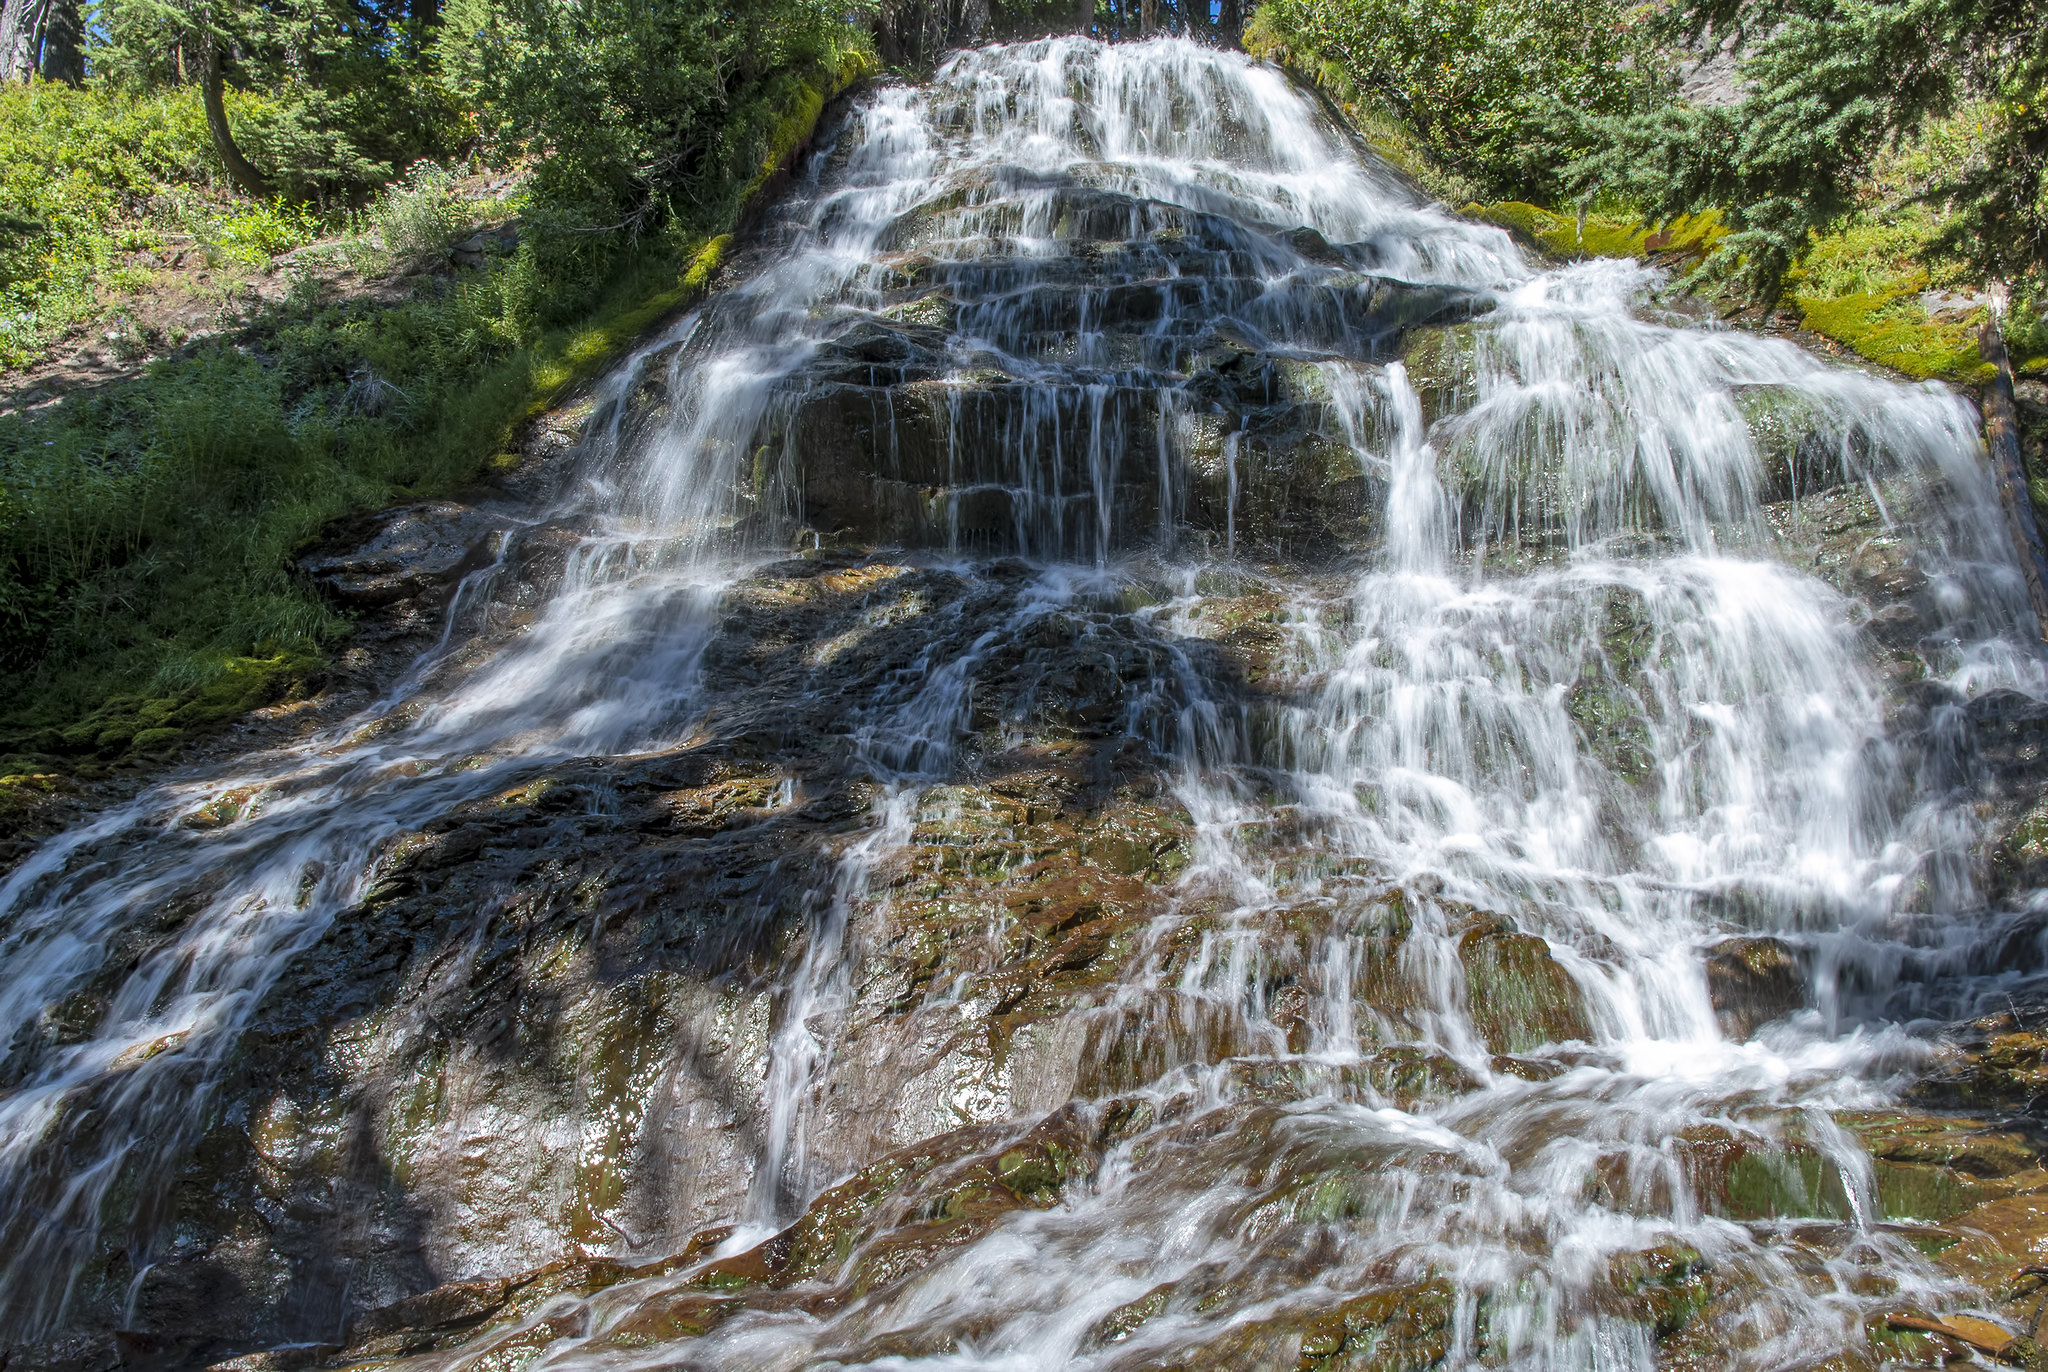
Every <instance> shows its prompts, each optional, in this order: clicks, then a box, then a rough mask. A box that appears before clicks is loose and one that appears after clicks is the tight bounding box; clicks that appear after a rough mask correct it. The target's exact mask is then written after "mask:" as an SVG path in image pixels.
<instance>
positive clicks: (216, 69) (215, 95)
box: [200, 34, 270, 200]
mask: <svg viewBox="0 0 2048 1372" xmlns="http://www.w3.org/2000/svg"><path fill="white" fill-rule="evenodd" d="M205 43H206V75H205V77H204V79H203V80H202V81H201V82H200V87H201V89H200V94H201V97H202V98H203V100H204V101H205V104H206V131H207V132H208V133H210V134H212V135H213V150H214V151H215V152H217V153H219V154H220V160H221V161H222V162H223V163H225V164H226V165H227V169H228V177H229V179H231V180H232V181H233V182H234V183H235V184H236V185H237V186H239V187H241V189H242V192H243V194H245V195H253V196H255V197H256V198H257V199H259V200H268V199H269V198H270V183H269V182H268V181H265V180H264V179H263V173H262V172H260V171H257V170H256V167H255V165H254V164H253V163H251V162H250V161H249V159H248V158H246V157H244V156H242V150H241V149H240V148H238V147H236V146H235V135H234V134H233V133H232V132H231V131H230V130H229V128H228V107H227V105H226V103H225V102H224V101H223V100H222V99H221V87H222V86H223V84H224V78H223V77H222V76H221V71H220V39H219V38H217V37H215V36H213V35H212V34H208V35H207V36H206V38H205Z"/></svg>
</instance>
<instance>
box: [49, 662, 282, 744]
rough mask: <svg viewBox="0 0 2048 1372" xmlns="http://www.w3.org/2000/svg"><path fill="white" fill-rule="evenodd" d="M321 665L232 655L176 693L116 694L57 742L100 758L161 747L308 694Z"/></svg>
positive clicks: (67, 730) (72, 727)
mask: <svg viewBox="0 0 2048 1372" xmlns="http://www.w3.org/2000/svg"><path fill="white" fill-rule="evenodd" d="M320 665H321V664H320V660H319V659H318V658H316V657H314V656H312V655H311V654H310V653H297V652H281V653H278V654H277V655H276V656H274V657H231V658H228V659H227V660H226V661H224V662H222V663H221V664H220V665H219V667H218V668H217V670H216V671H215V673H214V675H213V676H212V677H211V678H210V679H209V680H207V681H206V682H204V683H203V684H201V685H198V686H194V687H191V688H189V689H187V690H185V691H182V692H179V693H178V694H176V695H170V696H139V695H125V696H115V697H113V698H112V699H110V700H108V701H107V702H106V703H105V704H104V705H102V706H100V708H99V709H97V710H95V711H93V712H92V713H91V714H90V715H87V716H86V717H85V718H84V719H83V720H80V721H79V722H78V723H77V724H74V725H72V726H71V727H70V728H68V729H65V730H63V731H62V732H61V733H60V735H59V738H60V739H61V742H62V745H63V747H64V749H65V751H67V752H70V753H72V754H79V753H84V754H94V755H98V756H101V757H118V756H120V755H122V754H123V753H129V752H139V751H145V750H149V749H153V748H161V747H163V746H165V745H166V744H171V743H175V742H177V741H178V740H179V739H180V738H182V737H183V736H184V735H185V734H187V733H189V732H194V731H198V730H203V729H205V728H207V727H209V726H215V725H219V724H223V723H226V722H228V721H231V720H235V719H239V718H241V717H242V716H243V715H246V714H248V713H249V712H250V711H251V710H256V709H261V708H262V707H263V706H265V705H271V704H275V703H276V702H278V701H280V700H283V699H286V698H288V697H290V696H292V695H294V694H296V693H300V692H303V691H305V690H307V689H308V688H309V687H310V685H311V684H312V682H313V680H314V678H315V676H316V674H317V673H318V672H319V670H320Z"/></svg>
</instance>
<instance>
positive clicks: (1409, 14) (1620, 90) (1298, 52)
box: [1245, 0, 1667, 201]
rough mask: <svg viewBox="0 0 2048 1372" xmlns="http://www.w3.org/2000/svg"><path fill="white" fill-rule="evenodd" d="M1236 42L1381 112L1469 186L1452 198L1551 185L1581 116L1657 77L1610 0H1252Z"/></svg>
mask: <svg viewBox="0 0 2048 1372" xmlns="http://www.w3.org/2000/svg"><path fill="white" fill-rule="evenodd" d="M1245 46H1246V48H1247V49H1248V50H1250V51H1252V52H1254V53H1256V54H1258V55H1261V56H1267V57H1271V58H1274V59H1276V60H1280V61H1283V62H1286V63H1287V64H1288V65H1290V66H1293V67H1295V68H1296V69H1298V70H1301V71H1303V72H1305V73H1307V74H1310V75H1314V76H1318V77H1321V78H1322V79H1324V80H1325V82H1326V83H1328V84H1334V85H1336V86H1337V87H1338V89H1339V93H1340V95H1341V96H1342V97H1343V98H1345V99H1346V100H1347V103H1352V104H1357V105H1360V106H1362V107H1364V108H1365V109H1366V110H1368V111H1372V112H1374V113H1384V114H1385V115H1390V116H1391V117H1392V118H1393V119H1394V120H1396V121H1398V122H1399V124H1400V125H1401V126H1402V127H1404V128H1405V129H1406V130H1407V131H1409V132H1410V133H1411V134H1412V135H1413V136H1414V137H1415V138H1416V139H1417V140H1418V141H1419V143H1420V144H1421V146H1422V148H1423V150H1424V151H1425V153H1426V155H1427V157H1428V158H1429V159H1430V160H1431V161H1432V162H1434V163H1435V164H1436V165H1437V166H1438V167H1440V168H1442V169H1444V170H1446V171H1448V172H1450V173H1452V175H1453V176H1454V177H1455V178H1457V179H1458V180H1457V185H1458V186H1459V187H1460V188H1469V189H1467V194H1466V195H1465V196H1463V197H1460V198H1473V199H1482V198H1494V197H1503V198H1505V197H1513V198H1518V199H1528V200H1538V201H1542V200H1548V199H1550V198H1552V197H1553V196H1554V194H1555V193H1556V191H1557V189H1558V182H1557V176H1556V169H1557V167H1558V166H1559V165H1560V163H1561V162H1562V161H1563V160H1564V157H1565V156H1566V155H1567V154H1568V153H1569V151H1571V150H1573V149H1575V148H1576V147H1577V146H1578V140H1579V139H1580V137H1581V133H1580V127H1581V125H1582V124H1583V122H1584V120H1585V119H1586V117H1587V116H1593V115H1620V114H1624V113H1627V112H1630V111H1633V110H1638V109H1641V108H1643V107H1645V106H1646V105H1647V104H1648V103H1650V102H1651V101H1653V100H1655V99H1656V98H1658V97H1659V95H1660V94H1661V93H1662V92H1663V90H1664V89H1665V87H1666V85H1667V82H1666V80H1665V76H1664V73H1665V69H1666V64H1665V62H1664V61H1663V60H1662V58H1661V57H1660V56H1659V54H1658V53H1657V51H1656V50H1655V48H1654V47H1652V46H1651V45H1650V44H1649V43H1648V42H1646V41H1644V36H1643V26H1642V25H1641V24H1640V23H1639V22H1638V17H1637V14H1636V12H1635V10H1634V8H1633V7H1631V6H1629V5H1625V4H1622V3H1618V2H1617V0H1265V3H1263V4H1261V5H1260V6H1259V8H1258V10H1257V12H1256V14H1255V15H1254V16H1253V19H1252V23H1251V25H1250V26H1249V27H1248V28H1247V30H1246V33H1245Z"/></svg>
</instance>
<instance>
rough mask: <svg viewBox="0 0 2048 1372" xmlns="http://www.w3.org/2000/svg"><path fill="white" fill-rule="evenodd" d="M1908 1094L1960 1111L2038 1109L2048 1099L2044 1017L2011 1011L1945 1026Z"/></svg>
mask: <svg viewBox="0 0 2048 1372" xmlns="http://www.w3.org/2000/svg"><path fill="white" fill-rule="evenodd" d="M1913 1095H1914V1097H1915V1098H1916V1099H1919V1100H1921V1101H1924V1102H1927V1103H1929V1104H1932V1105H1938V1106H1945V1107H1950V1108H1960V1109H1965V1110H1985V1109H2005V1110H2014V1111H2026V1112H2032V1111H2034V1110H2036V1109H2038V1108H2039V1107H2040V1105H2041V1103H2042V1102H2043V1101H2044V1100H2048V1015H2044V1014H2043V1013H2042V1012H2041V1011H2039V1010H2036V1011H2033V1012H2032V1013H2022V1012H2020V1011H2018V1010H2017V1009H2015V1010H2013V1011H2008V1012H2006V1013H2004V1014H1998V1015H1988V1016H1985V1017H1983V1018H1981V1019H1976V1020H1971V1021H1968V1022H1966V1023H1963V1024H1958V1025H1952V1026H1950V1027H1949V1028H1948V1029H1947V1030H1946V1031H1945V1032H1944V1033H1943V1035H1942V1038H1941V1041H1940V1044H1939V1047H1938V1049H1937V1054H1936V1057H1935V1061H1934V1063H1933V1066H1932V1067H1931V1069H1930V1070H1929V1071H1928V1073H1927V1075H1926V1077H1925V1078H1923V1079H1922V1080H1921V1082H1920V1083H1919V1084H1917V1085H1916V1086H1915V1087H1914V1088H1913Z"/></svg>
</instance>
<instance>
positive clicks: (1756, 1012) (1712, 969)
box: [1706, 937, 1813, 1039]
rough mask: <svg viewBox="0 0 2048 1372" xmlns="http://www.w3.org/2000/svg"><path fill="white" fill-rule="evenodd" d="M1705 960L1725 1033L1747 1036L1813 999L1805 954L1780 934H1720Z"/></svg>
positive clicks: (1710, 994) (1709, 988)
mask: <svg viewBox="0 0 2048 1372" xmlns="http://www.w3.org/2000/svg"><path fill="white" fill-rule="evenodd" d="M1706 965H1707V996H1708V998H1709V999H1710V1000H1712V1002H1713V1005H1714V1018H1715V1019H1716V1020H1717V1021H1719V1023H1720V1026H1721V1032H1722V1033H1724V1034H1726V1035H1727V1036H1728V1037H1729V1038H1732V1039H1747V1038H1750V1037H1751V1036H1752V1035H1754V1034H1755V1033H1756V1031H1757V1030H1758V1029H1760V1028H1762V1027H1763V1026H1764V1025H1766V1024H1768V1023H1770V1022H1771V1021H1772V1020H1775V1019H1782V1018H1783V1017H1784V1016H1786V1015H1789V1014H1791V1013H1792V1012H1793V1011H1795V1010H1799V1009H1803V1008H1805V1007H1806V1006H1808V1005H1810V1004H1812V1003H1813V997H1812V992H1811V989H1810V988H1809V987H1808V985H1807V980H1806V958H1805V955H1804V954H1803V953H1802V952H1801V951H1800V950H1799V949H1797V948H1794V947H1793V946H1792V945H1791V944H1789V943H1787V942H1785V940H1783V939H1780V938H1770V937H1744V938H1732V939H1724V940H1723V941H1722V942H1720V943H1717V944H1715V945H1713V947H1711V948H1710V949H1708V950H1707V954H1706Z"/></svg>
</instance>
